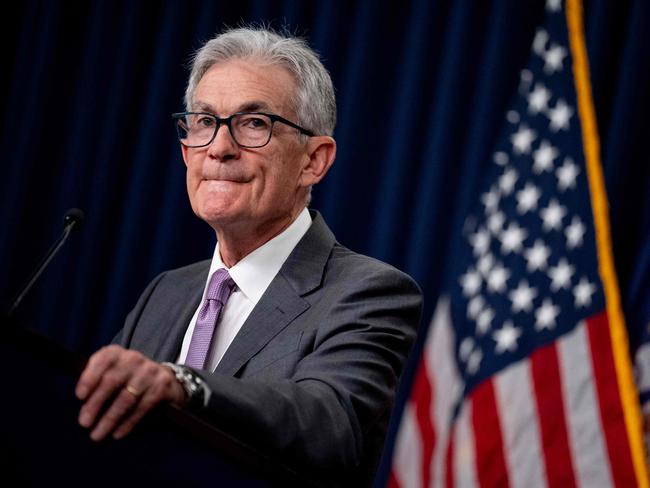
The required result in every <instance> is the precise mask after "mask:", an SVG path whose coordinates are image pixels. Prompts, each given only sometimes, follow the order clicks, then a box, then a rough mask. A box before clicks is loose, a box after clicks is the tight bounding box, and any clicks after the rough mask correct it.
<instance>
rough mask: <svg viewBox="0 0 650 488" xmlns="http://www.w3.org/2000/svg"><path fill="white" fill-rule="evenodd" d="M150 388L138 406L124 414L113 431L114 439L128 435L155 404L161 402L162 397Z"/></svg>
mask: <svg viewBox="0 0 650 488" xmlns="http://www.w3.org/2000/svg"><path fill="white" fill-rule="evenodd" d="M149 391H150V390H147V392H146V393H145V394H144V396H143V397H142V399H141V400H140V402H139V403H138V405H137V407H136V408H135V409H133V410H132V411H131V412H129V413H128V414H127V415H125V416H124V419H123V420H122V422H121V423H120V425H119V426H118V427H117V428H116V429H115V431H114V432H113V438H114V439H121V438H122V437H124V436H126V435H127V434H128V433H129V432H131V431H132V430H133V428H134V427H135V426H136V425H137V424H138V422H140V420H142V417H144V416H145V415H146V414H147V413H148V412H149V411H150V410H151V409H152V408H153V407H154V406H156V405H157V404H158V403H160V400H161V397H160V396H159V395H156V394H152V393H149Z"/></svg>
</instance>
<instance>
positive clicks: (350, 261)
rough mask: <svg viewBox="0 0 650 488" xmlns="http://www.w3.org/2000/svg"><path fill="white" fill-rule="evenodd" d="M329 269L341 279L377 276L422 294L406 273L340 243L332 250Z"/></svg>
mask: <svg viewBox="0 0 650 488" xmlns="http://www.w3.org/2000/svg"><path fill="white" fill-rule="evenodd" d="M328 268H329V271H330V273H335V274H337V275H338V276H340V277H344V276H350V277H352V276H353V277H354V278H355V279H356V280H359V279H362V278H364V277H372V276H376V277H381V278H384V279H387V280H390V281H392V282H400V283H403V284H405V285H407V286H409V287H412V288H415V289H416V290H417V292H418V293H421V291H420V287H419V286H418V284H417V283H416V281H415V280H414V279H413V278H412V277H411V276H409V275H408V274H406V273H405V272H404V271H401V270H399V269H397V268H396V267H394V266H392V265H390V264H388V263H385V262H384V261H380V260H379V259H376V258H373V257H370V256H366V255H365V254H360V253H357V252H354V251H352V250H350V249H348V248H347V247H345V246H342V245H341V244H339V243H338V242H337V243H335V244H334V247H333V248H332V254H331V256H330V259H329V262H328Z"/></svg>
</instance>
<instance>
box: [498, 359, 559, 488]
mask: <svg viewBox="0 0 650 488" xmlns="http://www.w3.org/2000/svg"><path fill="white" fill-rule="evenodd" d="M532 382H533V379H532V374H531V370H530V363H529V361H528V360H523V361H519V362H518V363H515V364H513V365H512V366H510V367H508V368H506V369H505V370H503V371H502V372H501V373H499V374H498V375H497V376H496V378H495V380H494V389H495V396H496V403H497V410H498V412H499V420H500V424H501V433H502V436H503V442H504V454H505V460H506V467H507V469H508V476H509V480H510V483H511V486H513V487H515V488H518V487H526V488H527V487H529V486H535V487H543V486H546V485H547V484H548V483H547V480H546V474H545V468H544V453H543V451H542V448H541V435H540V432H539V422H538V414H537V405H536V403H535V393H534V391H533V388H532Z"/></svg>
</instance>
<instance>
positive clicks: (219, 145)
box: [208, 124, 239, 160]
mask: <svg viewBox="0 0 650 488" xmlns="http://www.w3.org/2000/svg"><path fill="white" fill-rule="evenodd" d="M238 152H239V145H238V144H237V143H236V142H235V140H234V139H233V137H232V134H231V133H230V129H229V128H228V126H227V125H226V124H221V125H220V126H219V128H218V129H217V133H216V135H215V136H214V139H213V141H212V142H211V143H210V145H209V146H208V154H209V155H210V156H211V157H213V158H215V159H221V160H223V159H231V158H233V157H235V156H236V155H237V153H238Z"/></svg>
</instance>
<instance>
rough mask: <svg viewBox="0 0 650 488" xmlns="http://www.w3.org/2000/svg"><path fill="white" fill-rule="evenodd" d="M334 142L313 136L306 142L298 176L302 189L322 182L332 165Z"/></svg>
mask: <svg viewBox="0 0 650 488" xmlns="http://www.w3.org/2000/svg"><path fill="white" fill-rule="evenodd" d="M335 157H336V141H335V140H334V139H333V138H331V137H329V136H314V137H310V138H309V140H308V141H307V155H306V156H305V164H304V166H303V168H302V174H301V175H300V184H301V186H303V187H309V186H312V185H315V184H316V183H318V182H319V181H320V180H322V179H323V178H324V177H325V175H326V174H327V171H328V170H329V169H330V167H331V166H332V164H333V163H334V158H335Z"/></svg>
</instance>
